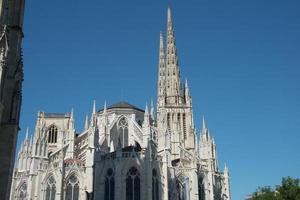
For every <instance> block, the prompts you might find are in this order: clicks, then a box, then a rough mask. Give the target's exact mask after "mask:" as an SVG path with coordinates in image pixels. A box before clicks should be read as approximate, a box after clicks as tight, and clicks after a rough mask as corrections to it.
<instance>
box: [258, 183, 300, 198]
mask: <svg viewBox="0 0 300 200" xmlns="http://www.w3.org/2000/svg"><path fill="white" fill-rule="evenodd" d="M252 200H300V186H299V179H293V178H291V177H285V178H282V181H281V185H280V186H277V187H276V188H275V189H272V188H271V187H260V188H258V189H257V191H256V192H254V193H253V195H252Z"/></svg>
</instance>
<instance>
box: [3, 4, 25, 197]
mask: <svg viewBox="0 0 300 200" xmlns="http://www.w3.org/2000/svg"><path fill="white" fill-rule="evenodd" d="M24 4H25V1H24V0H0V23H1V24H0V177H1V179H0V199H8V198H9V193H10V183H11V173H12V170H13V162H14V157H15V147H16V139H17V133H18V130H19V118H20V105H21V99H22V95H21V93H22V81H23V62H22V49H21V43H22V38H23V31H22V26H23V16H24Z"/></svg>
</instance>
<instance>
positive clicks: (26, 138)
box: [25, 127, 29, 141]
mask: <svg viewBox="0 0 300 200" xmlns="http://www.w3.org/2000/svg"><path fill="white" fill-rule="evenodd" d="M28 130H29V129H28V127H27V128H26V137H25V141H27V140H28V133H29V131H28Z"/></svg>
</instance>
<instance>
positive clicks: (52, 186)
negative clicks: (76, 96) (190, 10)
mask: <svg viewBox="0 0 300 200" xmlns="http://www.w3.org/2000/svg"><path fill="white" fill-rule="evenodd" d="M92 107H93V108H92V112H91V115H90V117H87V118H86V119H85V127H84V130H83V131H82V132H77V131H76V129H75V124H74V115H73V111H71V112H70V113H47V112H38V114H37V121H36V127H35V131H34V133H33V134H32V136H31V137H29V133H28V131H27V134H26V138H25V140H24V141H23V142H22V144H21V148H20V151H19V153H18V155H17V156H18V158H17V160H16V163H15V168H14V171H13V181H12V186H11V197H10V199H11V200H100V199H103V200H117V199H118V200H230V199H231V197H230V177H229V172H228V168H227V167H226V165H225V166H224V169H223V170H220V169H219V167H218V159H217V151H216V144H215V141H214V138H213V137H212V136H211V134H210V132H209V129H208V127H207V125H206V122H205V118H204V117H203V125H202V130H201V131H200V133H197V132H196V130H195V126H194V118H193V107H192V96H191V92H190V88H189V84H188V82H187V81H185V82H183V81H182V80H181V78H180V68H179V63H178V57H177V49H176V45H175V36H174V28H173V19H172V14H171V10H170V8H169V9H168V13H167V30H166V38H165V37H164V35H163V33H161V34H160V46H159V59H158V78H157V98H156V106H155V105H154V103H153V102H152V101H151V104H150V106H149V108H148V106H147V105H146V106H145V109H140V108H138V107H136V106H134V105H131V104H129V103H127V102H118V103H115V104H111V105H110V106H107V105H106V103H105V104H104V106H103V107H102V106H101V107H102V108H101V109H100V110H98V109H97V108H96V103H95V102H94V104H93V106H92Z"/></svg>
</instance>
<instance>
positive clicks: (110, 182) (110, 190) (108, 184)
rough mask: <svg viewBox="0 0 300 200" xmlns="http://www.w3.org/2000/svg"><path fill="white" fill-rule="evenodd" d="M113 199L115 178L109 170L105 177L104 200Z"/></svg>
mask: <svg viewBox="0 0 300 200" xmlns="http://www.w3.org/2000/svg"><path fill="white" fill-rule="evenodd" d="M114 197H115V177H114V171H113V170H112V169H111V168H109V169H108V170H107V172H106V177H105V193H104V200H114Z"/></svg>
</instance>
